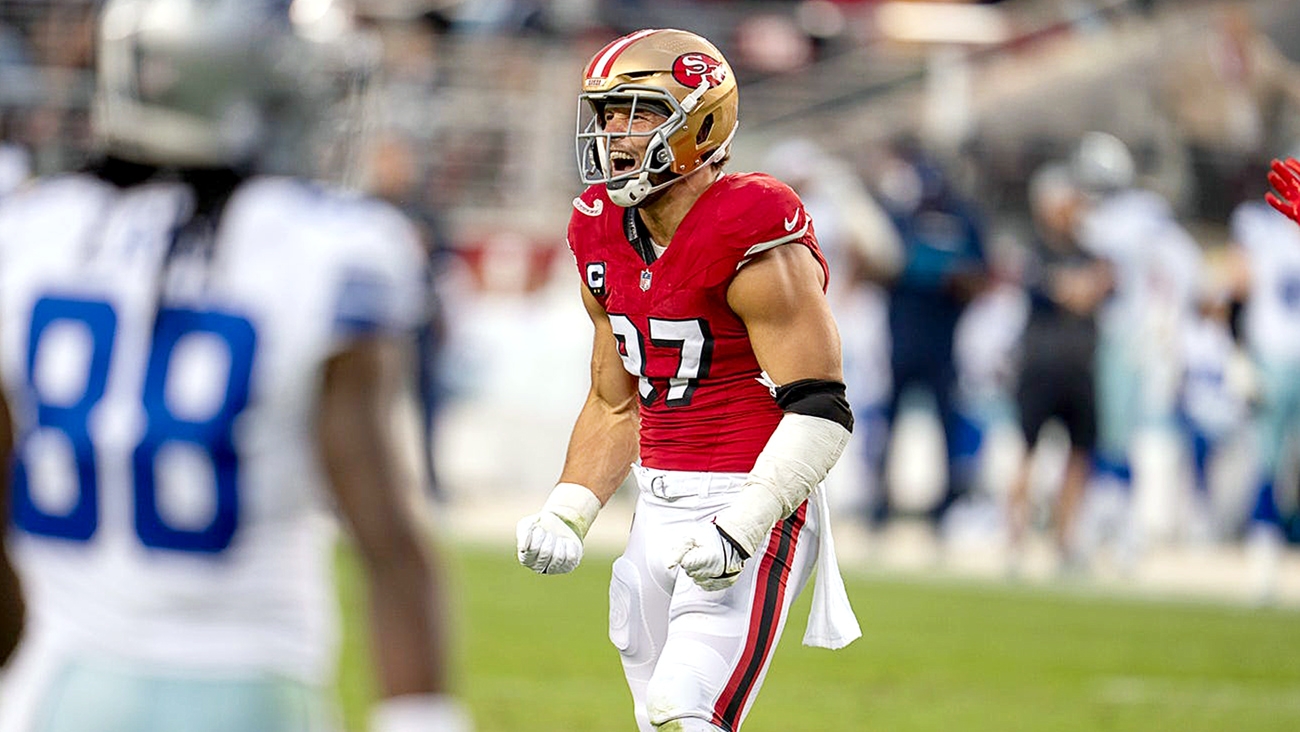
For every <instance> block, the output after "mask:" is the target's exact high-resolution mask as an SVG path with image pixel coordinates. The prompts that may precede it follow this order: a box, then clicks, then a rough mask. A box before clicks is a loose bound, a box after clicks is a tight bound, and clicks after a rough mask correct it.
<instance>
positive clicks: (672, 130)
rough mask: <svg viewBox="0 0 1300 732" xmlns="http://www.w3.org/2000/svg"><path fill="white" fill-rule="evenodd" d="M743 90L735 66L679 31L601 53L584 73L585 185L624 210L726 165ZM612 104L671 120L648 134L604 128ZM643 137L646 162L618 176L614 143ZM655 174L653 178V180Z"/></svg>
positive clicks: (580, 133) (629, 38)
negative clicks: (600, 189) (601, 187)
mask: <svg viewBox="0 0 1300 732" xmlns="http://www.w3.org/2000/svg"><path fill="white" fill-rule="evenodd" d="M737 101H738V92H737V90H736V77H735V75H734V74H733V73H732V71H731V66H730V64H728V63H727V60H726V59H725V58H723V57H722V54H721V53H720V52H719V51H718V49H717V48H715V47H714V45H713V44H712V43H709V42H708V41H706V40H704V39H703V38H701V37H699V36H697V35H695V34H694V33H689V32H687V31H681V30H671V29H654V28H651V29H646V30H640V31H637V32H635V33H631V34H629V35H626V36H623V37H622V38H619V39H617V40H615V41H613V42H612V43H610V44H609V45H607V46H605V47H604V48H602V49H600V51H599V52H598V53H596V55H595V56H593V57H592V58H591V61H590V62H588V63H587V66H586V68H585V70H584V73H583V80H582V93H581V94H580V95H579V97H578V128H577V142H578V168H579V170H580V171H581V172H582V182H583V183H586V184H588V185H590V184H593V183H604V184H605V187H606V190H607V191H608V192H609V197H610V200H611V201H613V202H614V203H615V204H617V205H619V206H622V207H624V208H627V207H629V206H636V205H639V204H641V203H644V202H645V200H646V198H647V197H648V196H650V194H652V193H654V192H656V191H658V190H661V189H663V188H666V187H667V186H669V185H672V184H673V183H675V182H677V181H679V180H681V179H682V178H683V177H684V176H687V175H690V174H691V173H693V172H695V171H697V170H699V169H701V168H704V167H707V166H708V165H709V164H711V163H713V162H715V161H718V160H722V159H723V158H724V157H725V156H726V154H727V148H728V146H729V145H730V144H731V138H732V136H734V135H735V134H736V108H737ZM611 104H617V105H626V106H629V107H630V109H631V111H630V112H629V117H631V116H635V113H636V110H637V109H638V108H647V107H648V108H651V109H653V110H654V111H656V112H658V113H660V114H662V115H665V116H666V117H667V118H666V119H665V120H664V121H663V122H662V123H661V124H659V125H658V126H656V127H654V128H653V129H650V130H630V129H625V130H606V129H605V127H604V109H605V107H606V106H608V105H611ZM633 135H636V136H645V137H649V138H650V141H649V144H648V146H647V148H646V153H645V157H644V159H642V160H641V164H640V165H639V166H634V167H633V168H632V169H631V170H626V171H615V169H614V166H613V165H612V164H611V161H610V142H611V140H613V139H614V138H619V137H628V136H633ZM651 176H654V177H655V180H654V181H651Z"/></svg>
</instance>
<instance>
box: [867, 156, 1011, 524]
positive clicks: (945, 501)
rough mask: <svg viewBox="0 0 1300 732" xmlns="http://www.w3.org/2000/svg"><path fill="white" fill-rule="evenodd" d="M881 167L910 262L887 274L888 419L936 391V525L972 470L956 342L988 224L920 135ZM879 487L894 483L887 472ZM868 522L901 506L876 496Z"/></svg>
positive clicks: (886, 199)
mask: <svg viewBox="0 0 1300 732" xmlns="http://www.w3.org/2000/svg"><path fill="white" fill-rule="evenodd" d="M892 152H893V157H892V159H891V160H890V161H889V164H887V165H885V166H883V169H882V171H881V173H880V178H879V181H878V183H877V189H878V192H879V196H880V202H881V204H882V205H883V206H884V208H885V211H886V212H887V213H888V214H889V216H890V218H891V219H892V220H893V222H894V226H895V227H896V228H897V229H898V232H899V236H900V240H901V241H902V245H903V264H902V266H901V267H900V268H899V271H898V274H897V275H896V276H895V277H893V278H892V279H891V280H889V283H888V290H889V341H890V356H889V358H890V394H889V400H888V403H887V405H886V411H885V417H886V419H887V421H888V423H889V426H890V430H891V432H892V431H893V428H894V427H895V426H896V425H897V424H898V417H899V416H900V409H901V408H902V407H903V406H904V405H905V400H904V397H907V396H909V395H910V394H911V393H912V392H913V391H914V390H916V389H918V388H919V389H922V390H923V391H924V392H926V393H928V395H929V396H930V397H932V398H933V399H934V405H935V412H936V415H935V416H936V417H938V419H939V423H940V426H941V427H942V429H943V435H944V449H945V455H946V458H947V460H946V462H947V478H946V482H945V485H944V489H943V494H942V496H941V497H940V498H939V500H938V501H937V503H936V504H935V505H934V506H933V507H932V508H931V509H930V510H929V516H928V518H929V519H930V521H931V522H932V524H934V525H935V526H936V527H937V526H938V525H939V524H940V522H941V521H942V519H943V517H944V515H945V514H946V513H947V511H948V509H949V508H950V507H951V506H952V505H953V503H955V502H956V501H957V499H958V498H961V497H962V496H964V495H965V494H966V493H967V492H968V489H969V487H970V484H971V481H972V479H973V477H974V476H972V475H969V474H968V472H969V471H968V470H967V468H969V467H970V466H971V465H972V464H973V461H971V460H969V459H967V458H969V455H966V454H964V449H965V448H967V445H968V442H964V441H963V439H962V431H963V429H964V428H965V427H966V426H967V423H965V422H964V420H963V418H962V416H961V414H960V413H959V411H958V404H957V396H958V395H957V365H956V358H955V354H954V352H953V340H954V337H955V335H956V331H957V324H958V322H959V320H960V319H961V316H962V313H964V312H965V310H966V308H967V307H968V306H969V305H970V303H971V302H972V301H973V300H974V299H975V298H976V296H977V295H979V294H980V293H981V292H982V291H983V290H984V289H985V288H986V287H987V286H988V284H989V281H990V273H989V268H988V262H987V257H986V253H985V225H984V220H983V216H982V215H981V213H980V212H979V211H978V209H977V207H976V205H975V203H974V201H972V200H970V199H968V198H967V197H966V196H964V195H962V194H961V193H960V192H959V191H958V190H957V188H956V186H955V185H954V183H953V181H952V180H951V177H950V175H949V172H948V171H947V170H945V169H944V168H943V167H942V166H941V164H940V163H939V161H937V160H936V159H934V157H933V156H932V155H931V154H929V153H928V152H926V151H925V150H923V149H921V147H920V146H919V144H918V143H915V142H913V141H910V140H902V141H899V142H897V143H896V144H895V145H894V149H893V150H892ZM880 485H881V486H886V487H887V481H886V480H885V478H884V476H881V479H880ZM874 498H875V501H874V505H872V506H871V507H870V509H869V511H870V514H869V517H868V518H869V520H870V522H871V523H873V524H875V525H880V524H883V523H884V522H885V521H886V520H887V519H889V518H890V514H891V513H892V511H893V507H892V502H891V500H890V495H889V491H888V490H884V491H881V492H880V493H879V494H878V495H876V496H875V497H874Z"/></svg>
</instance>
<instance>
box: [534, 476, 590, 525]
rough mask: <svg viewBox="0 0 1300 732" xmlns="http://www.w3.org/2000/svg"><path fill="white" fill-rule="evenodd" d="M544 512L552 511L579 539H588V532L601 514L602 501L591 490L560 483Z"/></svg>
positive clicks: (544, 507)
mask: <svg viewBox="0 0 1300 732" xmlns="http://www.w3.org/2000/svg"><path fill="white" fill-rule="evenodd" d="M542 510H543V511H550V512H551V513H553V514H555V515H556V516H559V517H560V520H561V521H563V522H564V523H566V524H568V525H569V528H571V529H573V532H574V533H575V534H577V535H578V538H579V539H585V538H587V530H588V529H590V528H591V523H592V522H593V521H595V520H596V514H598V513H600V499H599V498H597V497H596V494H595V493H592V492H591V490H590V489H588V488H586V487H585V486H581V485H578V484H577V483H560V484H558V485H556V486H555V488H554V490H552V491H551V495H549V496H547V497H546V503H544V504H542Z"/></svg>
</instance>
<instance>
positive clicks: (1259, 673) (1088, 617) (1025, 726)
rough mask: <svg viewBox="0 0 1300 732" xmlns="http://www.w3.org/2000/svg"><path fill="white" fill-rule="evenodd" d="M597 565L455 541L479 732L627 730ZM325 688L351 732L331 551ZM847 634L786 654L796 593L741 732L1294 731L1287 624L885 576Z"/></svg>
mask: <svg viewBox="0 0 1300 732" xmlns="http://www.w3.org/2000/svg"><path fill="white" fill-rule="evenodd" d="M609 559H611V557H604V556H589V557H588V558H587V559H586V560H585V561H584V563H583V566H582V567H580V568H579V569H578V570H577V571H576V572H575V573H574V574H572V575H568V576H561V577H540V576H536V575H533V574H532V573H531V572H528V571H526V570H524V569H523V568H521V567H519V566H518V565H517V564H516V563H515V560H514V557H513V550H512V548H510V547H502V548H500V549H489V548H484V547H480V546H474V547H469V546H463V547H458V548H456V549H454V550H453V551H452V552H451V556H450V566H449V567H448V569H449V570H450V572H449V573H450V575H451V579H452V580H453V581H455V582H456V583H457V584H456V586H457V591H458V597H457V600H456V602H457V605H458V609H457V616H458V622H459V644H460V645H459V647H458V649H457V655H458V664H459V668H460V672H461V673H460V676H461V682H460V686H461V690H462V692H463V694H464V696H465V698H466V699H467V700H468V703H469V705H470V707H471V708H472V711H473V713H474V715H475V718H476V722H477V725H478V730H479V732H583V731H591V732H596V731H599V732H611V731H618V732H622V731H624V730H626V731H629V732H634V731H635V725H634V723H633V722H632V713H631V699H630V696H629V695H628V692H627V690H626V687H625V686H624V682H623V677H622V672H621V670H620V667H619V663H618V658H617V654H616V652H615V651H614V649H613V647H612V646H610V645H609V643H608V642H607V641H606V639H605V622H606V612H607V600H606V597H607V584H606V583H607V581H608V576H609V561H608V560H609ZM340 566H341V588H342V591H343V593H344V597H345V602H344V610H345V620H346V623H347V626H346V627H347V629H348V631H347V633H346V638H345V640H346V647H345V652H344V660H343V668H342V672H341V679H340V686H341V694H342V697H343V705H344V713H345V717H346V719H347V722H348V724H349V728H350V729H352V730H360V729H362V724H363V721H362V720H364V717H365V712H364V708H365V705H366V703H367V699H368V698H369V696H370V695H371V693H372V687H371V685H370V681H369V678H368V676H367V672H366V670H365V669H366V665H365V662H364V657H363V655H362V654H363V653H364V651H363V648H362V643H363V641H362V639H361V638H359V637H358V633H357V632H356V628H357V616H358V614H359V608H358V601H357V593H356V592H354V591H352V588H355V586H356V582H357V578H356V572H355V568H354V567H353V565H352V564H351V562H350V561H349V560H348V559H347V558H346V557H344V558H343V559H342V560H341V562H340ZM846 580H847V581H848V588H849V595H850V597H851V598H852V600H853V603H854V607H855V609H856V610H857V613H858V618H859V620H860V621H861V623H862V627H863V638H862V639H860V640H858V641H857V642H855V643H854V644H853V645H851V646H849V647H848V648H847V649H844V650H842V651H835V652H832V651H826V650H820V649H811V648H804V647H803V646H801V645H800V644H799V640H800V638H801V637H802V635H803V629H804V621H805V618H806V617H807V607H808V604H807V603H808V599H809V598H810V596H811V594H812V593H811V591H809V592H806V593H804V596H803V597H802V598H801V599H800V601H799V602H798V604H797V605H796V606H795V608H794V610H793V611H792V613H791V618H790V622H789V625H788V626H787V630H786V635H785V637H784V638H783V639H782V643H781V645H780V647H779V648H778V650H777V654H776V659H775V661H774V662H773V665H772V670H771V672H770V674H769V675H768V679H767V683H766V685H765V687H764V688H763V691H762V693H761V695H760V696H759V699H758V701H757V703H756V704H755V705H754V709H753V711H752V712H751V714H750V716H749V719H748V721H747V722H746V725H745V732H791V731H792V730H794V731H808V732H838V731H840V730H845V731H847V730H853V731H854V732H857V731H860V730H862V731H865V730H888V731H889V732H907V731H908V730H940V731H943V732H948V731H952V732H984V731H988V732H994V731H996V732H1010V731H1016V730H1033V731H1039V730H1042V731H1044V732H1071V731H1074V730H1078V731H1080V732H1083V731H1085V730H1086V731H1088V732H1098V731H1115V732H1120V731H1124V730H1132V731H1133V732H1151V731H1153V730H1177V732H1197V731H1199V730H1204V731H1206V732H1210V731H1213V732H1223V731H1225V730H1233V731H1237V730H1243V731H1245V730H1249V731H1251V732H1266V731H1268V730H1279V731H1282V730H1285V731H1287V732H1293V731H1294V730H1296V729H1300V638H1298V636H1300V613H1296V612H1294V611H1284V610H1253V609H1246V608H1231V607H1223V606H1216V605H1200V604H1193V603H1187V602H1158V601H1152V600H1126V599H1117V598H1115V597H1101V596H1095V595H1089V594H1087V593H1083V592H1080V591H1069V590H1066V589H1055V590H1054V589H1043V588H1029V587H1017V586H1010V585H1006V586H1003V585H997V584H972V583H964V582H956V581H946V582H939V581H928V580H920V579H908V578H900V577H898V576H875V575H873V576H852V575H850V576H846Z"/></svg>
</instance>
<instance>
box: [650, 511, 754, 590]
mask: <svg viewBox="0 0 1300 732" xmlns="http://www.w3.org/2000/svg"><path fill="white" fill-rule="evenodd" d="M668 555H669V559H670V561H669V564H668V568H669V569H676V568H677V567H681V568H682V571H683V572H685V573H686V574H687V575H688V576H689V577H690V578H691V579H693V580H695V584H697V585H699V586H700V587H702V588H704V589H706V590H709V591H715V590H725V589H727V588H728V587H730V586H732V585H734V584H736V577H738V576H739V575H740V570H741V569H743V568H744V566H745V560H746V559H748V558H749V555H748V554H746V553H745V552H744V551H743V550H742V549H741V548H740V547H738V546H736V544H735V542H733V541H732V540H731V539H730V538H728V537H727V535H726V534H723V533H722V531H721V530H720V529H719V528H718V527H717V526H715V525H714V524H697V525H696V526H695V527H694V528H692V529H691V530H690V531H688V532H687V533H686V535H685V536H683V537H682V538H681V540H680V541H679V543H678V544H677V546H676V547H674V548H673V550H672V551H670V552H669V554H668Z"/></svg>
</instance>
